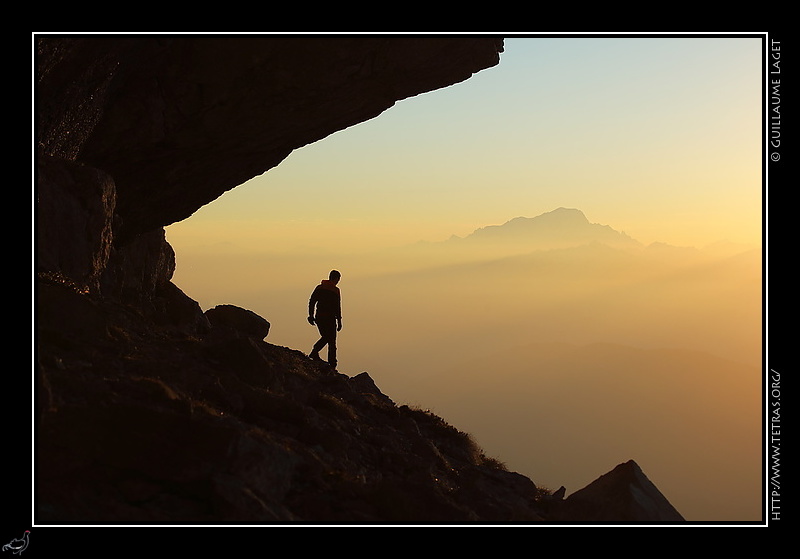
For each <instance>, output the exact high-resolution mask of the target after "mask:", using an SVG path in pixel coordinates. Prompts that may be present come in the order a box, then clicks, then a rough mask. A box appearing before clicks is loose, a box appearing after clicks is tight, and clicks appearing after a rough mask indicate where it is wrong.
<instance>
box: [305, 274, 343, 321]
mask: <svg viewBox="0 0 800 559" xmlns="http://www.w3.org/2000/svg"><path fill="white" fill-rule="evenodd" d="M315 306H316V314H314V307H315ZM308 316H314V317H316V318H325V317H327V318H337V319H341V318H342V296H341V293H340V292H339V288H338V287H337V286H336V284H334V283H333V282H332V281H330V280H322V282H321V283H320V284H319V285H318V286H317V287H315V288H314V292H313V293H311V298H310V299H309V300H308Z"/></svg>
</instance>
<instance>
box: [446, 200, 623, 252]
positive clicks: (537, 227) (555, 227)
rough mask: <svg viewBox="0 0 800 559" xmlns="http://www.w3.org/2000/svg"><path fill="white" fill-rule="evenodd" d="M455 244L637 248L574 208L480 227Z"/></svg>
mask: <svg viewBox="0 0 800 559" xmlns="http://www.w3.org/2000/svg"><path fill="white" fill-rule="evenodd" d="M455 240H459V241H461V242H464V243H484V244H485V243H498V244H499V243H505V244H517V245H519V244H529V245H531V246H532V247H549V248H560V247H563V246H571V245H575V244H585V243H593V242H597V243H606V244H610V245H612V246H616V245H624V246H637V245H638V244H639V243H638V242H637V241H635V240H633V239H632V238H630V237H629V236H628V235H626V234H625V233H621V232H619V231H616V230H614V229H612V228H611V227H609V226H608V225H600V224H598V223H591V222H589V220H588V219H587V218H586V216H585V215H584V213H583V212H582V211H580V210H578V209H574V208H558V209H555V210H553V211H550V212H547V213H544V214H541V215H539V216H537V217H531V218H529V217H516V218H514V219H511V220H509V221H507V222H506V223H504V224H502V225H489V226H487V227H481V228H480V229H476V230H475V231H474V232H473V233H471V234H470V235H467V236H466V237H463V238H456V239H455Z"/></svg>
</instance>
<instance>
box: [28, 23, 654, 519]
mask: <svg viewBox="0 0 800 559" xmlns="http://www.w3.org/2000/svg"><path fill="white" fill-rule="evenodd" d="M36 49H37V53H36V54H37V57H36V65H37V72H36V88H37V92H36V93H37V94H36V99H37V107H36V120H37V126H36V132H37V137H36V142H37V170H38V184H37V187H38V189H37V195H38V197H37V224H36V225H37V234H38V235H39V238H38V241H39V244H38V246H37V272H38V280H39V281H38V283H37V340H36V347H37V355H36V360H37V363H36V366H37V370H36V376H37V379H36V385H37V389H38V390H37V391H38V393H37V407H36V412H37V424H36V429H37V430H36V436H35V444H36V452H35V456H36V464H35V472H36V492H35V511H34V520H35V522H36V523H37V524H66V525H69V524H85V523H92V524H94V523H104V524H127V523H155V524H161V523H169V524H185V523H186V524H193V523H214V524H216V523H226V522H243V523H249V522H258V523H266V522H296V521H299V522H330V523H344V522H348V523H349V522H387V521H392V522H406V523H419V522H437V523H452V522H473V521H474V522H498V521H508V522H514V521H521V522H541V521H548V520H550V519H549V518H548V514H549V512H548V509H547V508H546V507H544V506H542V503H541V502H540V491H539V490H538V489H537V487H536V485H535V484H534V483H533V481H531V480H529V479H528V478H526V477H524V476H521V475H519V474H515V473H512V472H506V471H505V470H504V469H503V468H502V467H501V465H500V464H499V463H498V462H496V461H493V460H490V459H488V458H486V457H485V456H483V454H482V452H480V449H479V448H477V446H476V445H475V443H474V441H472V440H471V439H470V438H469V437H468V436H467V435H465V434H464V433H462V432H460V431H458V429H456V428H455V427H453V426H450V425H448V424H447V423H446V422H445V421H444V420H443V419H441V418H437V417H435V416H433V415H432V414H429V413H426V412H421V411H419V410H412V409H410V408H408V407H407V406H400V407H398V406H396V405H395V404H394V403H393V402H392V401H391V399H389V398H388V397H387V396H386V395H384V394H382V392H381V391H380V389H379V388H378V387H377V386H376V384H375V382H374V381H373V380H372V378H371V377H370V376H369V375H368V374H367V373H362V374H361V375H357V376H356V377H355V378H352V379H351V378H350V377H348V376H347V375H344V374H334V373H331V372H330V371H323V370H322V368H321V367H320V366H319V365H318V364H316V363H314V362H313V361H311V360H310V359H308V358H307V357H306V356H305V355H303V354H302V353H301V352H299V351H296V350H291V349H288V348H281V347H278V346H274V345H272V344H269V343H267V342H265V341H264V337H265V336H266V335H267V332H268V329H269V325H268V322H267V321H266V320H264V319H262V318H261V317H257V316H255V315H252V314H251V313H250V312H249V311H246V310H245V309H239V308H227V307H226V308H223V309H213V310H212V311H213V312H208V313H205V314H204V313H202V311H200V309H199V306H198V305H197V303H196V302H194V301H192V300H191V299H190V298H189V297H188V296H187V295H186V294H184V293H183V292H182V291H181V290H180V289H179V288H178V287H177V286H175V285H174V284H173V283H172V281H171V280H172V274H173V271H174V267H175V255H174V253H173V252H172V249H171V247H170V246H169V244H168V243H167V241H166V238H165V235H164V229H163V227H164V226H165V225H168V224H170V223H172V222H174V221H177V220H180V219H183V218H185V217H188V216H189V215H191V214H192V213H193V212H194V211H195V210H197V209H198V208H199V207H201V206H202V205H204V204H206V203H208V202H210V201H211V200H213V199H215V198H216V197H218V196H220V195H221V194H222V193H224V192H225V191H226V190H228V189H230V188H233V187H235V186H237V185H239V184H242V183H244V182H245V181H247V180H248V179H250V178H252V177H254V176H256V175H258V174H261V173H263V172H265V171H266V170H268V169H270V168H272V167H274V166H275V165H277V164H278V163H279V162H280V161H282V160H283V159H284V158H285V157H286V156H287V155H288V154H289V153H290V152H291V151H292V150H294V149H296V148H299V147H301V146H303V145H305V144H307V143H309V142H313V141H315V140H318V139H320V138H323V137H325V136H327V135H329V134H331V133H333V132H335V131H337V130H340V129H342V128H345V127H347V126H350V125H353V124H356V123H358V122H361V121H364V120H367V119H369V118H372V117H374V116H376V115H378V114H380V112H381V111H383V110H385V109H386V108H388V107H389V106H391V105H392V104H393V103H395V102H396V101H398V100H400V99H403V98H405V97H408V96H412V95H416V94H419V93H422V92H426V91H430V90H432V89H436V88H438V87H444V86H447V85H450V84H453V83H456V82H458V81H461V80H463V79H466V78H468V77H469V76H470V75H472V73H474V72H477V71H480V70H482V69H484V68H488V67H490V66H492V65H494V64H497V63H498V61H499V52H500V51H501V50H502V41H501V40H499V39H495V38H491V37H478V38H462V37H443V38H438V37H437V38H434V37H431V38H427V37H408V38H405V37H404V38H385V37H360V36H356V37H343V38H339V37H315V38H302V37H300V38H296V37H277V38H266V39H265V38H262V37H237V38H224V39H215V38H209V37H181V36H163V37H160V36H155V37H146V36H142V37H140V36H109V37H94V36H84V37H43V38H38V39H37V43H36ZM222 324H225V326H224V327H222V326H221V325H222ZM242 333H243V334H244V335H239V334H242ZM640 477H643V476H635V478H636V479H637V480H639V481H638V483H639V484H640V485H637V486H636V487H637V488H641V487H644V485H643V484H642V482H641V481H640ZM615 487H616V486H615ZM618 489H619V488H618ZM644 489H645V493H644V494H645V496H647V497H648V498H650V499H652V502H654V503H655V504H656V505H659V504H660V502H659V501H657V500H655V499H654V498H653V495H652V491H651V490H652V488H651V487H649V486H647V487H644ZM620 490H622V491H623V495H625V492H624V491H625V490H629V487H628V486H624V487H622V489H620ZM640 490H641V489H640ZM629 492H630V491H629ZM637 496H638V493H637ZM26 497H29V494H28V495H26ZM569 501H570V499H567V501H565V503H564V504H569V505H570V506H571V505H572V504H575V503H578V501H579V499H577V498H576V499H574V500H573V501H572V503H569ZM639 501H641V498H640V499H639ZM639 501H637V504H638V503H639ZM626 502H627V501H626ZM649 502H651V501H646V503H649ZM629 508H631V507H629ZM651 509H652V507H650V508H648V507H645V511H646V512H652V510H651ZM657 510H658V511H661V510H662V509H661V508H658V507H657ZM567 511H568V509H567V508H564V509H561V510H560V512H562V513H566V512H567ZM576 511H577V512H576V514H578V513H581V514H582V513H583V511H581V510H579V509H576ZM636 512H637V514H638V513H640V512H641V511H639V509H636Z"/></svg>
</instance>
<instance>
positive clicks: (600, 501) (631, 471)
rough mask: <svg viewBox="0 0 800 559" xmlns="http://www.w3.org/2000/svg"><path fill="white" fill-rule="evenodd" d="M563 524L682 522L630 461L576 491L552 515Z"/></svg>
mask: <svg viewBox="0 0 800 559" xmlns="http://www.w3.org/2000/svg"><path fill="white" fill-rule="evenodd" d="M551 520H554V521H559V520H561V521H565V522H598V523H602V522H625V523H640V522H641V523H645V522H683V521H684V518H683V517H682V516H681V514H680V513H679V512H678V511H677V510H676V509H675V507H673V506H672V504H671V503H670V502H669V501H668V500H667V498H666V497H665V496H664V495H663V494H662V493H661V491H659V490H658V488H657V487H656V486H655V485H654V484H653V483H652V482H651V481H650V480H649V479H648V478H647V476H646V475H645V474H644V472H643V471H642V469H641V468H640V467H639V465H638V464H637V463H636V462H634V461H633V460H629V461H627V462H625V463H622V464H619V465H618V466H617V467H616V468H614V469H613V470H611V471H610V472H608V473H607V474H605V475H602V476H600V477H599V478H597V479H596V480H595V481H593V482H592V483H590V484H589V485H587V486H586V487H584V488H583V489H581V490H579V491H576V492H575V493H573V494H572V495H570V496H569V497H567V499H566V500H565V501H563V502H562V503H561V504H560V505H559V506H558V507H557V509H556V510H555V511H554V512H553V514H552V516H551Z"/></svg>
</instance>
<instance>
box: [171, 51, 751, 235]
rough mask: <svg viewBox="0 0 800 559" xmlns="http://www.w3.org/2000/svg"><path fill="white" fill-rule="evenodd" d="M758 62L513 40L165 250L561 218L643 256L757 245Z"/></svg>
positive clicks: (233, 203)
mask: <svg viewBox="0 0 800 559" xmlns="http://www.w3.org/2000/svg"><path fill="white" fill-rule="evenodd" d="M398 40H402V38H398ZM761 63H762V57H761V40H760V39H759V38H718V37H712V38H673V37H665V38H634V37H626V38H533V37H531V38H510V39H506V41H505V52H504V53H503V54H502V55H501V61H500V64H499V65H498V66H495V67H493V68H490V69H487V70H484V71H482V72H479V73H477V74H476V75H474V76H473V77H472V78H470V79H469V80H467V81H465V82H462V83H459V84H456V85H453V86H451V87H448V88H445V89H440V90H436V91H434V92H431V93H427V94H423V95H419V96H416V97H413V98H410V99H406V100H403V101H401V102H399V103H397V104H396V105H395V106H394V107H392V108H390V109H389V110H387V111H386V112H384V113H383V114H382V115H380V116H379V117H378V118H376V119H373V120H370V121H367V122H364V123H362V124H359V125H356V126H354V127H351V128H349V129H346V130H344V131H341V132H337V133H335V134H333V135H331V136H329V137H328V138H325V139H323V140H321V141H319V142H316V143H315V144H311V145H309V146H306V147H304V148H301V149H299V150H296V151H295V152H294V153H293V154H292V155H290V156H289V158H288V159H287V160H285V161H284V162H283V163H282V164H281V165H279V166H278V167H277V168H275V169H273V170H271V171H269V172H268V173H265V174H264V175H262V176H260V177H256V178H254V179H253V180H251V181H250V182H248V183H246V184H245V185H243V186H240V187H238V188H236V189H234V190H233V191H231V192H229V193H226V194H225V195H223V196H222V197H221V198H220V199H218V200H217V201H215V202H214V203H212V204H210V205H208V206H206V207H204V208H202V209H201V210H199V211H198V212H197V213H196V214H195V216H193V217H192V219H190V220H188V221H186V222H184V223H182V224H180V225H179V226H176V227H173V233H172V234H171V235H170V238H171V240H177V241H178V242H179V243H180V244H183V245H185V246H196V245H197V244H202V245H203V246H205V247H206V248H214V247H217V248H220V249H221V248H223V247H225V250H237V249H242V250H250V249H251V247H258V248H259V249H261V250H264V249H265V248H269V249H277V250H280V249H283V248H288V247H289V246H290V245H293V244H294V243H297V242H299V243H305V244H306V246H329V245H330V244H331V243H335V244H336V245H338V246H339V247H340V248H342V247H345V246H347V247H352V248H360V247H362V246H366V245H368V244H372V243H390V244H404V243H406V242H414V241H416V240H420V239H425V240H441V239H445V238H447V237H449V236H450V235H451V234H457V235H464V234H467V233H469V232H471V231H472V230H474V229H475V228H477V227H481V226H484V225H490V224H499V223H503V222H505V221H507V220H509V219H511V218H513V217H516V216H520V215H522V216H527V217H533V216H536V215H539V214H541V213H543V212H546V211H550V210H552V209H554V208H556V207H560V206H565V207H575V208H580V209H582V210H583V211H584V212H585V213H586V215H587V217H588V218H589V219H590V221H593V222H599V223H603V224H609V225H612V226H613V227H615V228H617V229H621V230H624V231H625V232H626V233H628V234H629V235H631V236H633V237H634V238H636V239H638V240H640V241H642V242H645V243H649V242H652V241H663V242H668V243H673V244H685V245H695V246H701V245H704V244H707V243H712V242H715V241H717V240H720V239H728V240H731V241H736V242H752V243H757V242H760V236H761V199H762V190H761V149H760V130H761V128H760V127H761V109H762V106H761V90H762V88H761V81H760V79H761Z"/></svg>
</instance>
